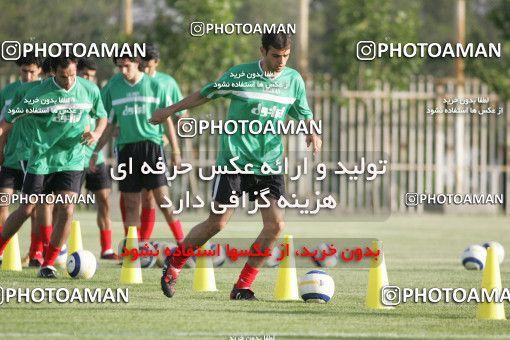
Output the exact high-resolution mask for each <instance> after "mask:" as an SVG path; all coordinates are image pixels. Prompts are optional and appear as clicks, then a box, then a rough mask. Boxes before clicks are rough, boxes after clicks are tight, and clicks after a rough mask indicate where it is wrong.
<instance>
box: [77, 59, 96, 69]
mask: <svg viewBox="0 0 510 340" xmlns="http://www.w3.org/2000/svg"><path fill="white" fill-rule="evenodd" d="M83 70H94V71H96V70H97V64H96V62H95V60H94V59H92V58H80V59H79V60H78V71H83Z"/></svg>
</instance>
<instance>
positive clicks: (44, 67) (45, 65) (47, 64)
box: [42, 58, 53, 74]
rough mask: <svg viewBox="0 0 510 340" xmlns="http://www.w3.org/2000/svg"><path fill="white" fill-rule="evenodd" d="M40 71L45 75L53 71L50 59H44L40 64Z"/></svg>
mask: <svg viewBox="0 0 510 340" xmlns="http://www.w3.org/2000/svg"><path fill="white" fill-rule="evenodd" d="M42 71H43V73H45V74H48V73H50V72H51V71H53V69H52V67H51V58H45V59H44V61H43V62H42Z"/></svg>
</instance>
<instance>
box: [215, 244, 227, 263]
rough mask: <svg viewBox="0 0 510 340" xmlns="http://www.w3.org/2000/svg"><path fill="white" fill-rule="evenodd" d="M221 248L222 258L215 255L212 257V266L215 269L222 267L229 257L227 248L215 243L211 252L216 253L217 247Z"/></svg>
mask: <svg viewBox="0 0 510 340" xmlns="http://www.w3.org/2000/svg"><path fill="white" fill-rule="evenodd" d="M218 245H219V246H220V256H216V255H214V256H213V257H212V264H213V267H221V266H223V264H224V263H225V260H226V258H227V255H225V247H223V246H222V245H221V244H218V243H215V244H212V245H211V250H214V251H216V246H218Z"/></svg>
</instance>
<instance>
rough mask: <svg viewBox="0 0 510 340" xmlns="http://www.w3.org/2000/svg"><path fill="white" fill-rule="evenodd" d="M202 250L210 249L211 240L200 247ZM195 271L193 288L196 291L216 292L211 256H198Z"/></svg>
mask: <svg viewBox="0 0 510 340" xmlns="http://www.w3.org/2000/svg"><path fill="white" fill-rule="evenodd" d="M200 250H201V251H202V252H205V251H206V250H209V242H206V243H205V244H204V245H202V246H201V247H200ZM196 262H197V263H196V266H195V273H194V275H193V290H194V291H195V292H215V291H217V289H216V279H215V278H214V268H213V264H212V259H211V257H210V256H197V261H196Z"/></svg>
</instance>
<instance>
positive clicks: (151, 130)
mask: <svg viewBox="0 0 510 340" xmlns="http://www.w3.org/2000/svg"><path fill="white" fill-rule="evenodd" d="M114 62H115V64H116V65H117V67H118V68H119V70H120V74H121V76H118V75H115V76H113V77H112V79H111V80H110V81H109V82H108V84H106V86H105V87H104V88H103V91H102V96H103V102H104V104H105V108H106V111H107V112H108V113H109V118H108V121H109V124H108V127H107V131H106V132H105V133H104V136H103V137H101V139H100V140H99V142H98V143H97V145H96V149H95V152H94V154H93V155H92V158H91V160H90V168H91V170H92V171H95V168H96V165H95V164H96V161H97V152H99V151H100V150H101V149H102V147H103V146H104V145H105V144H106V142H107V141H108V139H109V138H110V136H111V135H112V132H113V129H114V128H115V125H118V127H119V134H118V136H117V139H116V147H117V160H118V164H119V165H118V169H119V170H120V169H121V168H122V167H123V166H124V169H125V171H124V176H122V175H120V176H116V177H117V178H115V177H114V179H116V180H118V181H119V190H120V192H121V193H122V195H123V197H124V204H125V212H126V219H125V221H124V228H125V232H126V231H127V228H128V227H129V226H137V228H138V232H139V235H138V236H139V238H140V236H141V235H140V229H139V223H140V203H141V191H142V189H145V190H152V191H153V193H154V198H155V200H156V202H157V203H158V205H159V206H160V207H161V206H162V205H163V204H164V203H165V202H166V199H167V197H168V187H167V186H168V180H167V174H166V161H165V155H164V152H163V133H166V134H167V137H168V140H169V141H170V143H171V145H172V150H173V151H174V154H173V155H172V156H173V157H172V161H173V162H174V163H175V164H176V166H178V167H180V157H175V156H176V155H177V156H178V155H179V154H180V152H179V145H178V143H177V137H176V133H175V129H174V126H173V123H172V121H171V120H170V119H167V120H166V121H165V126H164V127H163V126H153V125H151V124H149V121H148V119H149V118H150V117H151V116H152V113H153V112H154V111H155V110H157V109H158V108H162V107H165V106H168V105H169V103H170V96H169V93H168V91H167V90H166V89H165V88H163V87H162V86H161V85H160V84H159V83H158V82H156V81H155V80H153V79H152V78H151V77H149V76H148V75H146V74H145V73H143V71H142V60H141V59H140V58H138V57H129V56H128V57H123V56H121V57H119V58H114ZM145 166H148V167H149V168H150V169H151V170H150V171H149V172H148V171H144V167H145ZM119 173H120V171H119ZM161 212H162V213H163V215H164V217H165V220H166V222H167V223H168V226H169V227H170V229H171V231H172V233H173V235H174V237H175V240H176V241H177V242H178V243H180V242H181V241H182V239H183V238H184V234H183V231H182V225H181V222H180V221H179V220H178V219H176V218H174V216H173V214H172V210H171V209H170V208H161Z"/></svg>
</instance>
